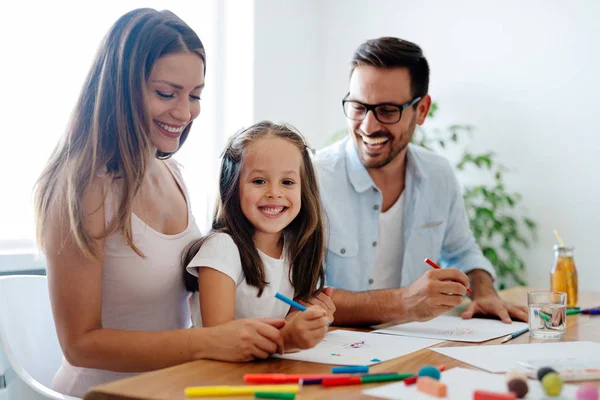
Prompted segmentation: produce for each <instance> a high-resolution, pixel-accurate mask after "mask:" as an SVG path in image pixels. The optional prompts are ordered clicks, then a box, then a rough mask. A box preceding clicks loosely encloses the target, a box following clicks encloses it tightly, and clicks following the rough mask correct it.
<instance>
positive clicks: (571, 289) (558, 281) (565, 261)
mask: <svg viewBox="0 0 600 400" xmlns="http://www.w3.org/2000/svg"><path fill="white" fill-rule="evenodd" d="M573 250H574V248H573V247H572V246H558V245H556V246H554V265H553V266H552V271H551V272H550V288H551V290H552V291H554V292H565V293H566V294H567V307H575V306H576V305H577V293H578V289H577V269H576V268H575V261H574V260H573Z"/></svg>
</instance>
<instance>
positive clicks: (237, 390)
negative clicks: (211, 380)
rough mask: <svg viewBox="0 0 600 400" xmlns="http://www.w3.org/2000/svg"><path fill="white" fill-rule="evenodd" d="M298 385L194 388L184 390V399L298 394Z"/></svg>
mask: <svg viewBox="0 0 600 400" xmlns="http://www.w3.org/2000/svg"><path fill="white" fill-rule="evenodd" d="M299 391H300V385H247V386H196V387H188V388H186V389H185V396H186V397H216V396H244V395H252V394H254V393H256V392H271V393H298V392H299Z"/></svg>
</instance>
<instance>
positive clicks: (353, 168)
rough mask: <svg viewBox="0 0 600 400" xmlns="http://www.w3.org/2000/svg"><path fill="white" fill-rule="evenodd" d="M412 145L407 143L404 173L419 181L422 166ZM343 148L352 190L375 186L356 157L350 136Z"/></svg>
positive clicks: (421, 175) (361, 190)
mask: <svg viewBox="0 0 600 400" xmlns="http://www.w3.org/2000/svg"><path fill="white" fill-rule="evenodd" d="M414 146H415V145H414V144H409V145H408V149H407V151H406V175H407V179H408V176H409V175H410V176H411V177H412V178H413V179H414V180H415V181H420V180H421V179H422V178H423V167H422V165H421V161H420V160H419V158H418V156H417V155H416V154H415V148H414ZM344 150H345V153H346V168H347V170H348V179H349V180H350V183H352V186H354V190H356V191H357V192H359V193H362V192H364V191H365V190H367V189H370V188H373V187H375V184H374V183H373V179H372V178H371V175H369V172H368V171H367V169H366V168H365V166H364V165H363V164H362V162H361V161H360V158H359V157H358V151H357V150H356V145H355V144H354V141H353V140H352V139H351V138H347V139H346V145H345V146H344Z"/></svg>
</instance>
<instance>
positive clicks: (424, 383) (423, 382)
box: [417, 376, 448, 397]
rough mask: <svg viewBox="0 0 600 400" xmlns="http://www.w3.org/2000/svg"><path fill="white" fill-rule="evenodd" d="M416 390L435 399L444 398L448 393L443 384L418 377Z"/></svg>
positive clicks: (431, 379) (425, 377)
mask: <svg viewBox="0 0 600 400" xmlns="http://www.w3.org/2000/svg"><path fill="white" fill-rule="evenodd" d="M417 390H418V391H419V392H423V393H427V394H430V395H432V396H435V397H446V393H447V391H448V389H447V387H446V385H445V384H443V383H442V382H439V381H436V380H435V379H433V378H430V377H428V376H420V377H419V379H417Z"/></svg>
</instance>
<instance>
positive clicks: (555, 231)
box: [554, 229, 565, 246]
mask: <svg viewBox="0 0 600 400" xmlns="http://www.w3.org/2000/svg"><path fill="white" fill-rule="evenodd" d="M554 236H556V239H557V240H558V244H559V245H561V246H564V245H565V242H563V240H562V238H561V237H560V235H559V234H558V231H557V230H556V229H555V230H554Z"/></svg>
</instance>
